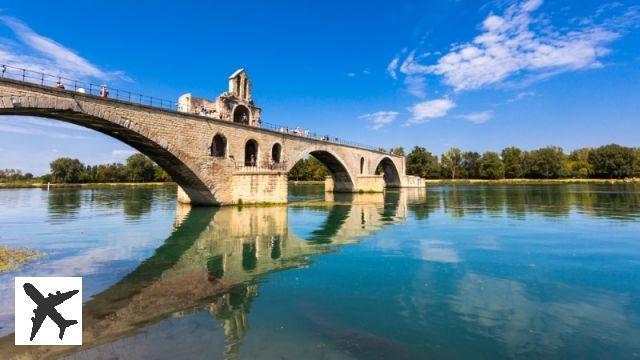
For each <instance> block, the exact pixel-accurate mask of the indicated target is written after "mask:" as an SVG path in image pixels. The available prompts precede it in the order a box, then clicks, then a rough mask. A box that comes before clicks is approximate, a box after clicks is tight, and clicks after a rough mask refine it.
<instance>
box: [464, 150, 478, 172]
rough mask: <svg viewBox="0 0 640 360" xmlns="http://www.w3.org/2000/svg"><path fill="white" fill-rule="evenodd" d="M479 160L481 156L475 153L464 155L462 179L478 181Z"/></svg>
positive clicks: (468, 152) (467, 152)
mask: <svg viewBox="0 0 640 360" xmlns="http://www.w3.org/2000/svg"><path fill="white" fill-rule="evenodd" d="M478 160H480V154H478V153H477V152H475V151H473V152H472V151H465V152H463V153H462V161H461V162H460V167H461V172H460V177H461V178H464V179H477V178H479V177H480V168H479V163H478Z"/></svg>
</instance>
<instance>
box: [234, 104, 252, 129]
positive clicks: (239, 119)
mask: <svg viewBox="0 0 640 360" xmlns="http://www.w3.org/2000/svg"><path fill="white" fill-rule="evenodd" d="M233 122H234V123H240V124H246V125H249V124H251V113H250V112H249V109H248V108H247V107H246V106H244V105H236V107H235V108H234V109H233Z"/></svg>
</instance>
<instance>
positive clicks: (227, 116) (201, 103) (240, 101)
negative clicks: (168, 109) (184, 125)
mask: <svg viewBox="0 0 640 360" xmlns="http://www.w3.org/2000/svg"><path fill="white" fill-rule="evenodd" d="M178 110H179V111H182V112H188V113H196V114H199V115H202V116H208V117H211V118H214V119H220V120H225V121H229V122H235V123H240V124H244V125H252V126H260V112H261V109H260V108H259V107H257V106H256V105H255V104H254V102H253V99H252V97H251V80H249V75H248V74H247V71H246V70H245V69H238V70H236V71H235V72H234V73H233V74H231V76H229V90H228V91H226V92H223V93H222V94H220V95H219V96H218V97H217V98H216V99H215V100H214V101H212V100H208V99H205V98H198V97H195V96H193V95H192V94H191V93H188V94H184V95H182V96H180V97H179V98H178Z"/></svg>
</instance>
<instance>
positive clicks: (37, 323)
mask: <svg viewBox="0 0 640 360" xmlns="http://www.w3.org/2000/svg"><path fill="white" fill-rule="evenodd" d="M22 287H23V288H24V292H25V293H27V295H29V297H30V298H31V300H33V302H35V303H36V304H37V305H38V307H37V308H36V309H35V310H33V313H34V316H33V317H32V318H31V321H32V322H33V327H32V328H31V338H30V339H29V341H33V338H34V337H35V336H36V334H37V333H38V330H40V327H41V326H42V323H43V322H44V319H46V317H47V316H48V317H49V318H51V320H53V322H55V323H56V325H58V328H59V329H60V334H59V336H58V337H59V338H60V340H62V337H64V331H65V330H66V329H67V328H68V327H69V326H71V325H74V324H77V323H78V322H77V321H76V320H67V319H65V318H63V317H62V315H60V313H59V312H58V311H57V310H56V306H58V305H60V304H62V303H63V302H65V301H67V300H68V299H69V298H71V297H72V296H73V295H75V294H77V293H78V292H80V290H72V291H68V292H65V293H60V291H56V294H55V295H53V294H51V293H49V295H48V296H47V297H46V298H45V297H44V296H42V294H41V293H40V291H38V289H36V287H35V286H33V285H32V284H30V283H25V284H24V285H23V286H22Z"/></svg>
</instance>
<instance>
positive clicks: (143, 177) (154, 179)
mask: <svg viewBox="0 0 640 360" xmlns="http://www.w3.org/2000/svg"><path fill="white" fill-rule="evenodd" d="M391 152H392V153H394V154H396V155H401V156H405V152H404V149H403V148H402V147H398V148H393V149H391ZM50 169H51V171H50V173H49V174H46V175H44V176H41V177H34V176H33V175H32V174H30V173H26V174H23V173H22V172H21V171H20V170H17V169H4V170H0V188H19V187H43V186H47V184H49V183H51V184H52V186H55V187H64V186H71V185H70V184H76V185H75V186H78V185H77V184H91V186H109V185H111V184H122V185H132V186H135V185H139V184H142V183H144V184H155V185H162V184H168V183H171V181H172V179H171V177H170V176H169V175H168V174H167V173H166V172H165V171H164V170H163V169H162V168H160V167H159V166H158V165H156V164H155V163H153V161H151V160H150V159H149V158H147V157H146V156H145V155H143V154H134V155H131V156H129V157H128V158H127V160H126V162H125V163H124V164H121V163H111V164H101V165H85V164H83V163H82V162H81V161H80V160H78V159H71V158H66V157H63V158H59V159H56V160H54V161H52V162H51V164H50ZM406 170H407V174H408V175H416V176H420V177H422V178H424V179H427V180H430V181H428V182H427V183H428V184H429V183H431V184H434V183H458V184H460V183H466V184H483V183H511V184H530V183H566V182H611V181H614V180H615V181H627V182H637V181H638V178H640V148H637V147H636V148H631V147H624V146H620V145H617V144H610V145H604V146H600V147H597V148H581V149H576V150H573V151H571V152H570V153H568V154H566V153H565V152H564V151H563V150H562V148H560V147H557V146H547V147H544V148H540V149H535V150H531V151H525V150H521V149H519V148H517V147H508V148H505V149H503V150H502V151H501V152H500V153H497V152H491V151H487V152H485V153H483V154H480V153H478V152H474V151H462V150H460V149H458V148H451V149H450V150H448V151H447V152H445V153H444V154H442V155H441V156H440V157H438V156H436V155H433V154H432V153H431V152H429V151H428V150H426V149H425V148H424V147H420V146H416V147H414V148H413V150H412V151H411V152H410V153H409V154H406ZM382 173H383V169H382V167H381V166H379V167H378V169H376V174H382ZM328 175H329V172H328V170H327V169H326V168H325V166H324V165H323V164H322V163H321V162H320V161H319V160H317V159H316V158H314V157H313V156H308V157H306V158H304V159H302V160H300V161H298V162H297V163H296V164H295V165H294V167H293V168H292V169H291V170H290V171H289V173H288V178H289V180H290V181H294V182H322V181H324V179H325V178H326V177H327V176H328ZM82 186H89V185H82Z"/></svg>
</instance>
